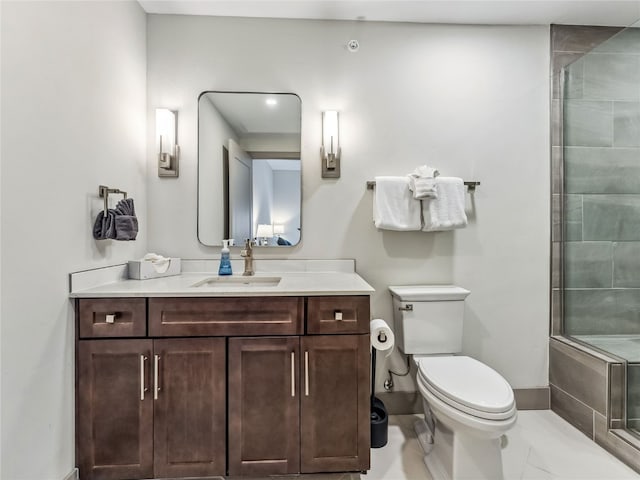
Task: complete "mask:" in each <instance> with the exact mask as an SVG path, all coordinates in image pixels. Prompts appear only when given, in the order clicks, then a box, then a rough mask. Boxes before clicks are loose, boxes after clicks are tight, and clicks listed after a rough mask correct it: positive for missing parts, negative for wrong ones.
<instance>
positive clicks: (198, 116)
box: [196, 90, 304, 248]
mask: <svg viewBox="0 0 640 480" xmlns="http://www.w3.org/2000/svg"><path fill="white" fill-rule="evenodd" d="M209 93H225V94H226V93H228V94H252V95H292V96H294V97H296V98H297V99H298V101H299V103H300V118H299V125H300V135H299V137H300V152H299V154H300V159H299V162H300V204H299V210H300V223H299V227H298V230H299V239H298V242H297V243H295V244H293V245H255V246H256V247H259V248H274V247H277V248H282V247H285V248H293V247H296V246H299V245H300V244H301V243H302V231H303V228H302V223H303V222H302V203H303V198H304V192H303V180H302V175H303V166H302V98H300V95H298V94H297V93H293V92H273V91H271V92H265V91H262V92H259V91H237V90H204V91H202V92H201V93H200V94H199V95H198V97H197V121H196V130H197V135H196V138H197V141H196V160H197V165H196V167H197V168H196V237H197V239H198V243H200V244H201V245H204V246H206V247H222V241H220V243H204V242H203V241H202V240H201V238H200V210H201V206H200V188H201V187H200V183H201V181H200V169H201V164H200V100H201V98H202V97H203V96H204V95H206V94H209ZM222 183H223V185H222V186H223V188H224V183H225V180H224V179H222ZM227 188H228V187H227ZM222 208H223V215H222V217H223V219H224V218H227V217H228V215H229V212H228V211H224V210H225V207H224V205H223V207H222ZM223 222H224V220H223ZM221 230H222V235H223V236H224V235H225V232H228V225H222V228H221ZM221 240H222V239H221ZM243 242H244V240H242V241H241V242H240V244H238V242H236V243H235V245H233V246H235V247H242V246H243V245H244V244H243Z"/></svg>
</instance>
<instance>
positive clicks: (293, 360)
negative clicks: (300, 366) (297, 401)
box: [291, 352, 296, 397]
mask: <svg viewBox="0 0 640 480" xmlns="http://www.w3.org/2000/svg"><path fill="white" fill-rule="evenodd" d="M291 396H292V397H295V396H296V353H295V352H291Z"/></svg>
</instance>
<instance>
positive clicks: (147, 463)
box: [76, 295, 370, 480]
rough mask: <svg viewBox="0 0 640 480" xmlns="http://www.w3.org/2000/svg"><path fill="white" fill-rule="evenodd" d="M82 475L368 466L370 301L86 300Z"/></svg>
mask: <svg viewBox="0 0 640 480" xmlns="http://www.w3.org/2000/svg"><path fill="white" fill-rule="evenodd" d="M76 319H77V347H78V348H77V355H76V371H77V382H76V385H77V388H76V407H77V408H76V412H77V413H76V415H77V419H76V420H77V421H76V439H77V440H76V458H77V464H78V468H79V471H80V479H81V480H119V479H142V478H167V477H170V478H181V477H208V476H217V475H232V476H253V477H255V476H266V475H286V474H297V473H319V472H361V471H366V470H368V469H369V466H370V456H369V452H370V424H369V395H370V357H369V320H370V312H369V296H368V295H363V296H327V297H234V298H231V297H224V298H210V297H208V298H202V297H199V298H164V297H153V298H108V299H105V298H101V299H77V300H76Z"/></svg>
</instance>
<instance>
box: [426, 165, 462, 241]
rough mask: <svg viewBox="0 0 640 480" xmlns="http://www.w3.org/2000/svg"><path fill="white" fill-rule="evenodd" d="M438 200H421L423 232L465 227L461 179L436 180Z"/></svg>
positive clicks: (442, 178)
mask: <svg viewBox="0 0 640 480" xmlns="http://www.w3.org/2000/svg"><path fill="white" fill-rule="evenodd" d="M436 189H437V191H438V198H431V199H428V200H423V202H422V213H423V217H424V226H423V227H422V231H423V232H434V231H439V230H453V229H455V228H463V227H466V226H467V215H466V214H465V212H464V204H465V187H464V182H463V181H462V179H461V178H457V177H438V178H436Z"/></svg>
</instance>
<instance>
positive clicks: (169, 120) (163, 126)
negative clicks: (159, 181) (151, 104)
mask: <svg viewBox="0 0 640 480" xmlns="http://www.w3.org/2000/svg"><path fill="white" fill-rule="evenodd" d="M177 115H178V114H177V112H173V111H171V110H169V109H167V108H156V151H157V152H158V176H159V177H177V176H178V160H179V157H180V147H179V146H178V144H177V143H176V137H177V132H178V122H177Z"/></svg>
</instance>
